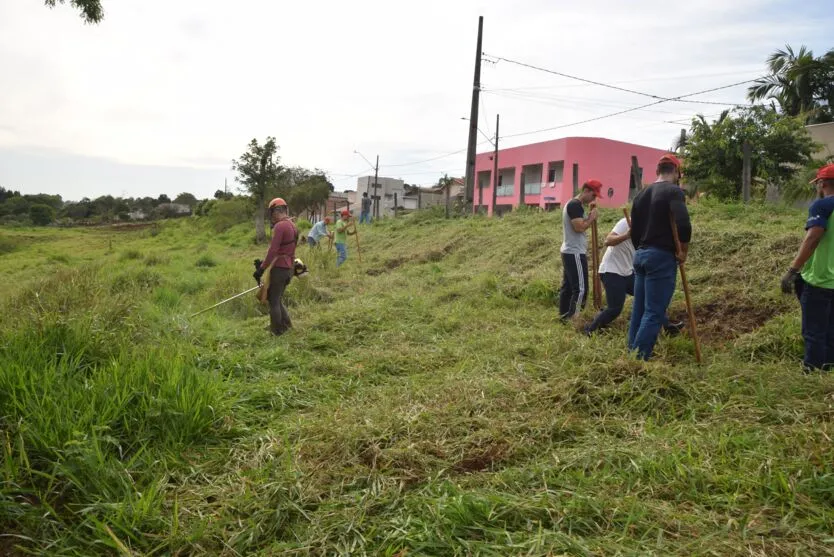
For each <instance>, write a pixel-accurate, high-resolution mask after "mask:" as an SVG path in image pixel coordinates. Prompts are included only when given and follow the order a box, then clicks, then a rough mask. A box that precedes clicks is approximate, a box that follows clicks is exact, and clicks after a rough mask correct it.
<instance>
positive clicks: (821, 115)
mask: <svg viewBox="0 0 834 557" xmlns="http://www.w3.org/2000/svg"><path fill="white" fill-rule="evenodd" d="M767 66H768V70H769V71H770V75H768V76H766V77H762V78H759V79H757V80H756V81H755V83H754V84H753V85H752V86H751V87H750V88H749V89H748V90H747V98H748V99H749V100H750V101H751V102H757V101H762V100H765V99H772V100H774V101H776V102H777V103H778V104H779V108H780V109H781V110H782V112H784V113H785V114H788V115H790V116H802V117H803V119H804V121H805V123H807V124H817V123H822V122H831V121H832V120H834V110H833V108H834V49H831V50H829V51H828V52H827V53H826V54H825V55H824V56H821V57H819V58H815V57H814V53H813V51H811V50H810V49H808V48H807V47H806V46H804V45H803V46H801V47H800V48H799V50H798V51H794V49H793V48H792V47H791V46H790V45H786V46H785V49H784V50H781V49H780V50H777V51H776V52H774V53H772V54H771V55H770V56H769V57H768V59H767Z"/></svg>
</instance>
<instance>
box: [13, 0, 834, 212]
mask: <svg viewBox="0 0 834 557" xmlns="http://www.w3.org/2000/svg"><path fill="white" fill-rule="evenodd" d="M103 1H104V6H105V10H106V19H105V20H104V21H103V22H102V23H101V24H100V25H98V26H87V25H84V24H83V23H82V21H81V19H80V18H79V17H78V15H77V13H76V12H75V11H73V10H72V9H71V8H69V7H66V6H64V7H59V8H56V9H55V10H52V11H50V10H48V9H47V8H45V7H44V6H43V5H42V3H41V2H40V1H38V0H3V2H2V4H0V75H4V76H6V78H5V79H4V80H3V88H2V90H0V123H2V126H0V147H1V148H4V149H5V150H6V151H7V152H19V151H20V150H21V149H25V148H38V149H42V150H43V149H46V150H54V151H59V152H62V153H65V154H69V155H78V156H84V157H92V158H86V159H84V160H86V161H88V163H89V164H91V165H93V164H95V162H94V161H96V160H100V159H110V160H112V161H117V162H120V163H123V164H125V165H136V164H139V165H155V166H171V165H175V166H176V165H179V166H186V167H196V168H204V169H209V170H211V171H212V172H213V174H212V176H216V175H221V174H226V175H228V176H229V177H230V178H231V177H232V172H231V170H229V168H228V166H229V164H228V163H229V161H230V159H232V158H234V157H236V156H238V155H239V154H240V153H241V152H242V151H243V149H244V148H245V146H246V143H247V142H248V141H249V139H251V138H252V137H259V138H263V137H265V136H266V135H275V136H276V137H277V138H278V141H279V143H280V145H281V154H282V156H283V158H284V161H285V162H286V163H287V164H293V165H304V166H311V167H319V168H324V169H327V170H329V171H331V172H333V173H345V174H352V173H359V172H362V171H364V169H365V168H366V166H367V165H366V164H365V163H364V162H363V161H362V160H361V159H360V158H359V157H357V156H355V155H354V154H353V150H354V149H359V150H360V151H362V152H363V153H364V154H365V155H366V156H367V157H369V158H373V156H374V155H376V154H377V153H378V154H379V155H380V162H381V164H382V165H383V167H384V166H385V165H388V164H397V163H404V162H410V161H415V160H423V159H426V158H431V157H433V156H436V155H438V154H443V153H445V152H450V151H454V150H458V149H463V148H464V147H465V141H466V136H467V125H466V122H463V121H461V120H460V117H462V116H468V114H469V93H470V90H471V85H472V63H473V59H474V54H475V44H474V43H475V30H476V24H477V16H478V15H479V14H482V15H484V16H485V41H484V50H485V51H486V52H487V53H489V54H493V55H499V56H505V57H508V58H515V59H519V60H522V61H526V62H530V63H534V64H537V65H541V66H544V67H548V68H553V69H557V70H559V71H562V72H565V73H572V74H576V75H581V76H585V77H588V78H591V79H597V80H601V81H607V82H627V83H628V85H626V86H630V87H633V88H636V89H640V90H646V91H648V92H651V93H654V94H658V95H671V96H673V95H679V94H682V93H688V92H692V91H695V90H699V89H705V88H708V87H712V86H716V85H722V84H726V83H729V82H732V81H736V80H737V79H736V77H738V80H741V79H745V78H751V77H754V76H755V75H756V72H757V71H761V70H762V69H763V60H764V58H765V56H766V55H767V54H768V53H769V52H770V51H771V50H773V49H774V48H777V47H779V46H781V45H782V44H784V43H785V42H806V43H808V44H811V45H812V46H816V47H817V49H818V50H822V49H823V48H824V47H829V46H830V45H827V44H822V43H823V40H824V37H826V34H825V32H824V31H825V28H830V24H831V20H832V19H834V18H832V16H828V19H829V21H828V22H827V23H826V22H822V21H820V20H819V16H805V15H803V14H804V13H808V14H813V13H815V12H818V11H817V10H803V13H802V14H800V13H799V10H795V9H792V8H791V4H790V3H789V2H787V1H781V0H779V1H777V0H772V1H764V0H759V1H755V0H742V1H736V2H726V1H717V0H705V1H700V2H690V3H685V4H683V5H674V6H673V5H669V4H668V2H661V1H659V0H641V2H639V5H636V4H638V3H637V2H622V1H619V0H589V1H584V2H581V3H575V2H567V1H552V0H526V1H518V2H506V1H501V0H483V1H472V0H469V1H464V2H456V1H455V2H450V1H445V2H441V1H439V0H427V1H423V2H419V3H411V4H406V3H402V2H390V1H389V2H384V1H382V0H356V1H354V2H337V1H335V0H333V1H323V0H319V1H310V2H296V3H285V2H270V1H267V0H238V1H236V2H234V3H229V2H221V1H220V0H178V1H177V2H171V1H169V0H103ZM822 1H824V0H822ZM669 76H673V77H674V78H673V79H670V78H669ZM482 81H483V83H484V86H485V87H487V88H493V89H498V88H501V89H507V88H518V87H524V86H536V87H549V88H547V89H533V90H525V91H524V93H523V95H524V96H525V97H526V98H523V99H522V98H519V95H518V93H513V92H503V93H502V96H496V95H494V94H484V95H483V99H484V105H485V108H486V115H485V116H486V118H488V119H489V121H487V119H486V118H484V117H482V119H481V128H482V129H484V130H485V131H486V129H487V128H488V129H489V130H492V127H493V125H494V123H493V120H494V118H495V114H496V112H500V113H501V115H502V124H501V129H502V132H503V133H506V134H511V133H517V132H522V131H528V130H533V129H538V128H545V127H550V126H555V125H560V124H565V123H570V122H575V121H579V120H583V119H586V118H590V117H594V116H598V115H600V114H605V113H607V112H613V111H616V110H617V109H618V107H627V106H635V105H638V104H642V103H643V102H644V101H646V100H648V99H645V98H642V97H637V96H634V95H629V94H626V93H621V92H616V91H610V90H604V89H600V88H598V87H585V86H580V87H576V86H575V85H576V83H575V82H570V81H568V80H565V79H562V78H558V77H555V76H549V75H546V74H543V73H540V72H533V71H531V70H527V69H522V68H515V67H512V66H510V65H509V64H507V63H506V62H501V63H499V64H498V65H496V66H492V65H489V64H487V65H485V66H484V68H483V75H482ZM555 87H561V88H555ZM530 93H533V94H536V95H538V98H535V99H530V98H529V95H530ZM556 96H558V97H556ZM701 98H704V99H716V100H722V101H723V100H729V101H733V102H743V101H744V87H739V88H736V89H732V90H728V91H722V92H718V93H714V94H712V95H707V96H704V97H701ZM702 109H703V111H704V112H707V113H715V112H718V111H719V110H720V107H710V106H696V105H683V104H680V103H675V104H671V103H670V104H664V105H660V106H658V107H656V108H655V109H654V110H656V111H657V112H643V111H641V112H636V113H631V114H629V115H628V116H623V117H620V118H614V119H608V120H600V121H599V122H595V123H593V124H585V125H582V126H576V127H571V128H566V129H564V130H560V131H557V132H552V133H551V134H540V135H533V136H529V137H520V138H518V139H517V140H512V142H511V143H510V142H508V145H510V144H521V143H526V142H531V141H540V140H545V139H550V138H553V137H561V136H565V135H597V136H606V137H612V138H615V139H622V140H627V141H635V142H639V143H645V144H650V145H656V146H659V147H666V146H668V145H670V144H671V141H672V138H673V137H674V136H675V135H676V133H677V130H678V128H679V127H680V125H677V124H667V123H664V120H680V119H683V120H685V119H687V118H688V117H690V116H691V115H692V114H694V113H695V112H699V111H702ZM482 148H484V147H482ZM463 162H464V157H463V155H458V156H455V157H449V158H445V159H441V160H438V161H434V162H432V163H428V164H425V165H414V166H407V167H389V168H383V171H382V173H383V174H393V175H402V176H403V177H404V178H406V179H408V180H409V181H414V182H418V183H420V182H427V181H431V180H433V179H435V178H436V177H437V176H436V174H432V173H437V172H440V171H446V172H449V173H450V174H458V175H460V174H462V170H463ZM44 164H49V162H48V159H45V161H44ZM125 168H129V167H127V166H126V167H125ZM3 172H4V171H3V169H2V168H0V183H3V182H4V181H5V180H9V179H11V176H10V175H8V174H7V175H5V176H4V173H3ZM21 176H23V178H21ZM26 176H27V174H26V172H25V169H23V170H21V169H17V170H16V171H15V173H14V177H15V179H16V180H21V179H22V180H23V181H24V184H23V185H24V186H25V187H26V188H27V189H40V190H44V191H46V190H47V189H49V188H47V187H46V184H44V183H43V182H42V181H41V180H42V179H41V178H36V177H35V175H34V174H33V175H32V178H31V180H30V179H28V178H27V177H26ZM108 176H109V177H108V182H107V183H106V185H105V181H104V180H103V179H102V180H99V181H96V178H95V170H92V169H91V171H90V175H89V178H88V180H87V181H85V182H84V184H88V185H86V186H85V185H83V184H79V185H78V186H77V187H78V188H85V187H86V188H90V190H91V191H96V192H97V191H101V190H102V188H107V187H113V186H112V185H110V184H111V182H110V181H111V180H112V179H113V177H112V175H108ZM337 178H338V179H337V180H336V182H337V185H338V186H339V187H351V186H352V185H354V184H355V179H349V178H344V177H337ZM9 185H15V184H9ZM131 187H135V186H133V185H132V186H131ZM195 187H197V188H198V189H200V190H201V191H195V193H197V194H199V195H209V194H211V192H213V191H214V189H216V184H215V183H211V184H206V185H205V187H200V186H195ZM168 188H169V189H170V191H171V192H173V191H174V190H177V189H178V186H177V184H176V183H173V178H172V183H171V184H170V185H169V186H168ZM112 191H113V192H115V193H117V194H118V193H119V191H120V188H119V187H113V189H112ZM86 193H87V192H86V191H73V192H68V193H67V195H66V196H67V197H80V196H81V195H84V194H86ZM129 193H132V194H138V193H142V192H140V191H129Z"/></svg>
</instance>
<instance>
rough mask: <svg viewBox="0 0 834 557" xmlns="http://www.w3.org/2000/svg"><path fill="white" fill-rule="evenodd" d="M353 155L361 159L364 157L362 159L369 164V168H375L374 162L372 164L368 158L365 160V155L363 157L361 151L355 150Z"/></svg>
mask: <svg viewBox="0 0 834 557" xmlns="http://www.w3.org/2000/svg"><path fill="white" fill-rule="evenodd" d="M353 154H354V155H359V156H360V157H362V159H363V160H364V161H365V162H366V163H368V166H370V167H371V168H374V163H372V162H371V161H369V160H368V159H367V158H365V155H363V154H362V153H360V152H359V151H357V150H356V149H354V150H353Z"/></svg>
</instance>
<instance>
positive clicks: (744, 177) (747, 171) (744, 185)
mask: <svg viewBox="0 0 834 557" xmlns="http://www.w3.org/2000/svg"><path fill="white" fill-rule="evenodd" d="M741 149H742V153H743V157H744V158H743V159H742V166H741V196H742V199H744V204H745V205H746V204H747V203H750V182H751V173H752V172H751V168H750V150H751V149H750V142H749V141H745V142H744V144H743V145H742V147H741Z"/></svg>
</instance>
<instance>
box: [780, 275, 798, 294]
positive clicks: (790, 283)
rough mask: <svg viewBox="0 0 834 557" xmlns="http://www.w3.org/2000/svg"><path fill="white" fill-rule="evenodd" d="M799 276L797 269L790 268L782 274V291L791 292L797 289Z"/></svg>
mask: <svg viewBox="0 0 834 557" xmlns="http://www.w3.org/2000/svg"><path fill="white" fill-rule="evenodd" d="M798 278H799V271H797V270H796V269H788V272H787V273H785V274H784V276H782V292H784V293H785V294H791V293H792V292H795V291H796V279H798Z"/></svg>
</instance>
